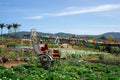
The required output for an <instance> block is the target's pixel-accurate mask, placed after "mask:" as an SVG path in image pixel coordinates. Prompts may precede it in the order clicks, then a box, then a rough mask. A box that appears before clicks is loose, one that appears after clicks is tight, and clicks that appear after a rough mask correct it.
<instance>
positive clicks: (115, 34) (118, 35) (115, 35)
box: [4, 31, 120, 40]
mask: <svg viewBox="0 0 120 80" xmlns="http://www.w3.org/2000/svg"><path fill="white" fill-rule="evenodd" d="M11 35H12V34H11ZM24 35H28V36H24ZM29 35H30V32H26V31H22V32H17V38H25V37H27V38H29ZM37 35H43V36H46V35H49V36H59V37H63V38H66V37H70V38H71V37H77V38H95V39H98V38H100V37H102V36H104V37H105V38H108V37H109V36H110V35H112V36H113V38H115V39H119V40H120V32H108V33H104V34H101V35H76V34H71V33H63V32H60V33H55V34H52V33H43V32H37ZM4 36H6V37H7V36H8V35H7V34H4ZM13 37H14V36H13Z"/></svg>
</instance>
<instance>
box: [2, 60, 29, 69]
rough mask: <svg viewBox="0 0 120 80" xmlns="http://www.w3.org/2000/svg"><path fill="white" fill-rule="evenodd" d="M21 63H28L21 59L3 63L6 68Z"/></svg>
mask: <svg viewBox="0 0 120 80" xmlns="http://www.w3.org/2000/svg"><path fill="white" fill-rule="evenodd" d="M21 64H27V63H26V62H21V61H11V62H6V63H2V65H4V66H5V67H6V68H11V67H12V66H18V65H21Z"/></svg>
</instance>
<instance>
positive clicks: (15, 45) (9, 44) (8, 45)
mask: <svg viewBox="0 0 120 80" xmlns="http://www.w3.org/2000/svg"><path fill="white" fill-rule="evenodd" d="M17 46H18V43H16V42H12V43H8V44H7V47H17Z"/></svg>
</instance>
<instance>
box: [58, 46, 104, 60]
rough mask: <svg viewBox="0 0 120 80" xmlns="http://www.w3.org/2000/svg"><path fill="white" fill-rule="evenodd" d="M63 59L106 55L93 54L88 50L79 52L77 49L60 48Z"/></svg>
mask: <svg viewBox="0 0 120 80" xmlns="http://www.w3.org/2000/svg"><path fill="white" fill-rule="evenodd" d="M59 51H60V54H61V58H71V57H73V58H74V57H82V56H84V55H89V54H105V53H104V52H92V51H86V50H77V49H63V48H59Z"/></svg>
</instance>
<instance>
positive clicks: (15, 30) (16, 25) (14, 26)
mask: <svg viewBox="0 0 120 80" xmlns="http://www.w3.org/2000/svg"><path fill="white" fill-rule="evenodd" d="M19 26H21V25H20V24H17V23H13V28H14V32H15V38H16V32H17V29H18V27H19Z"/></svg>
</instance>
